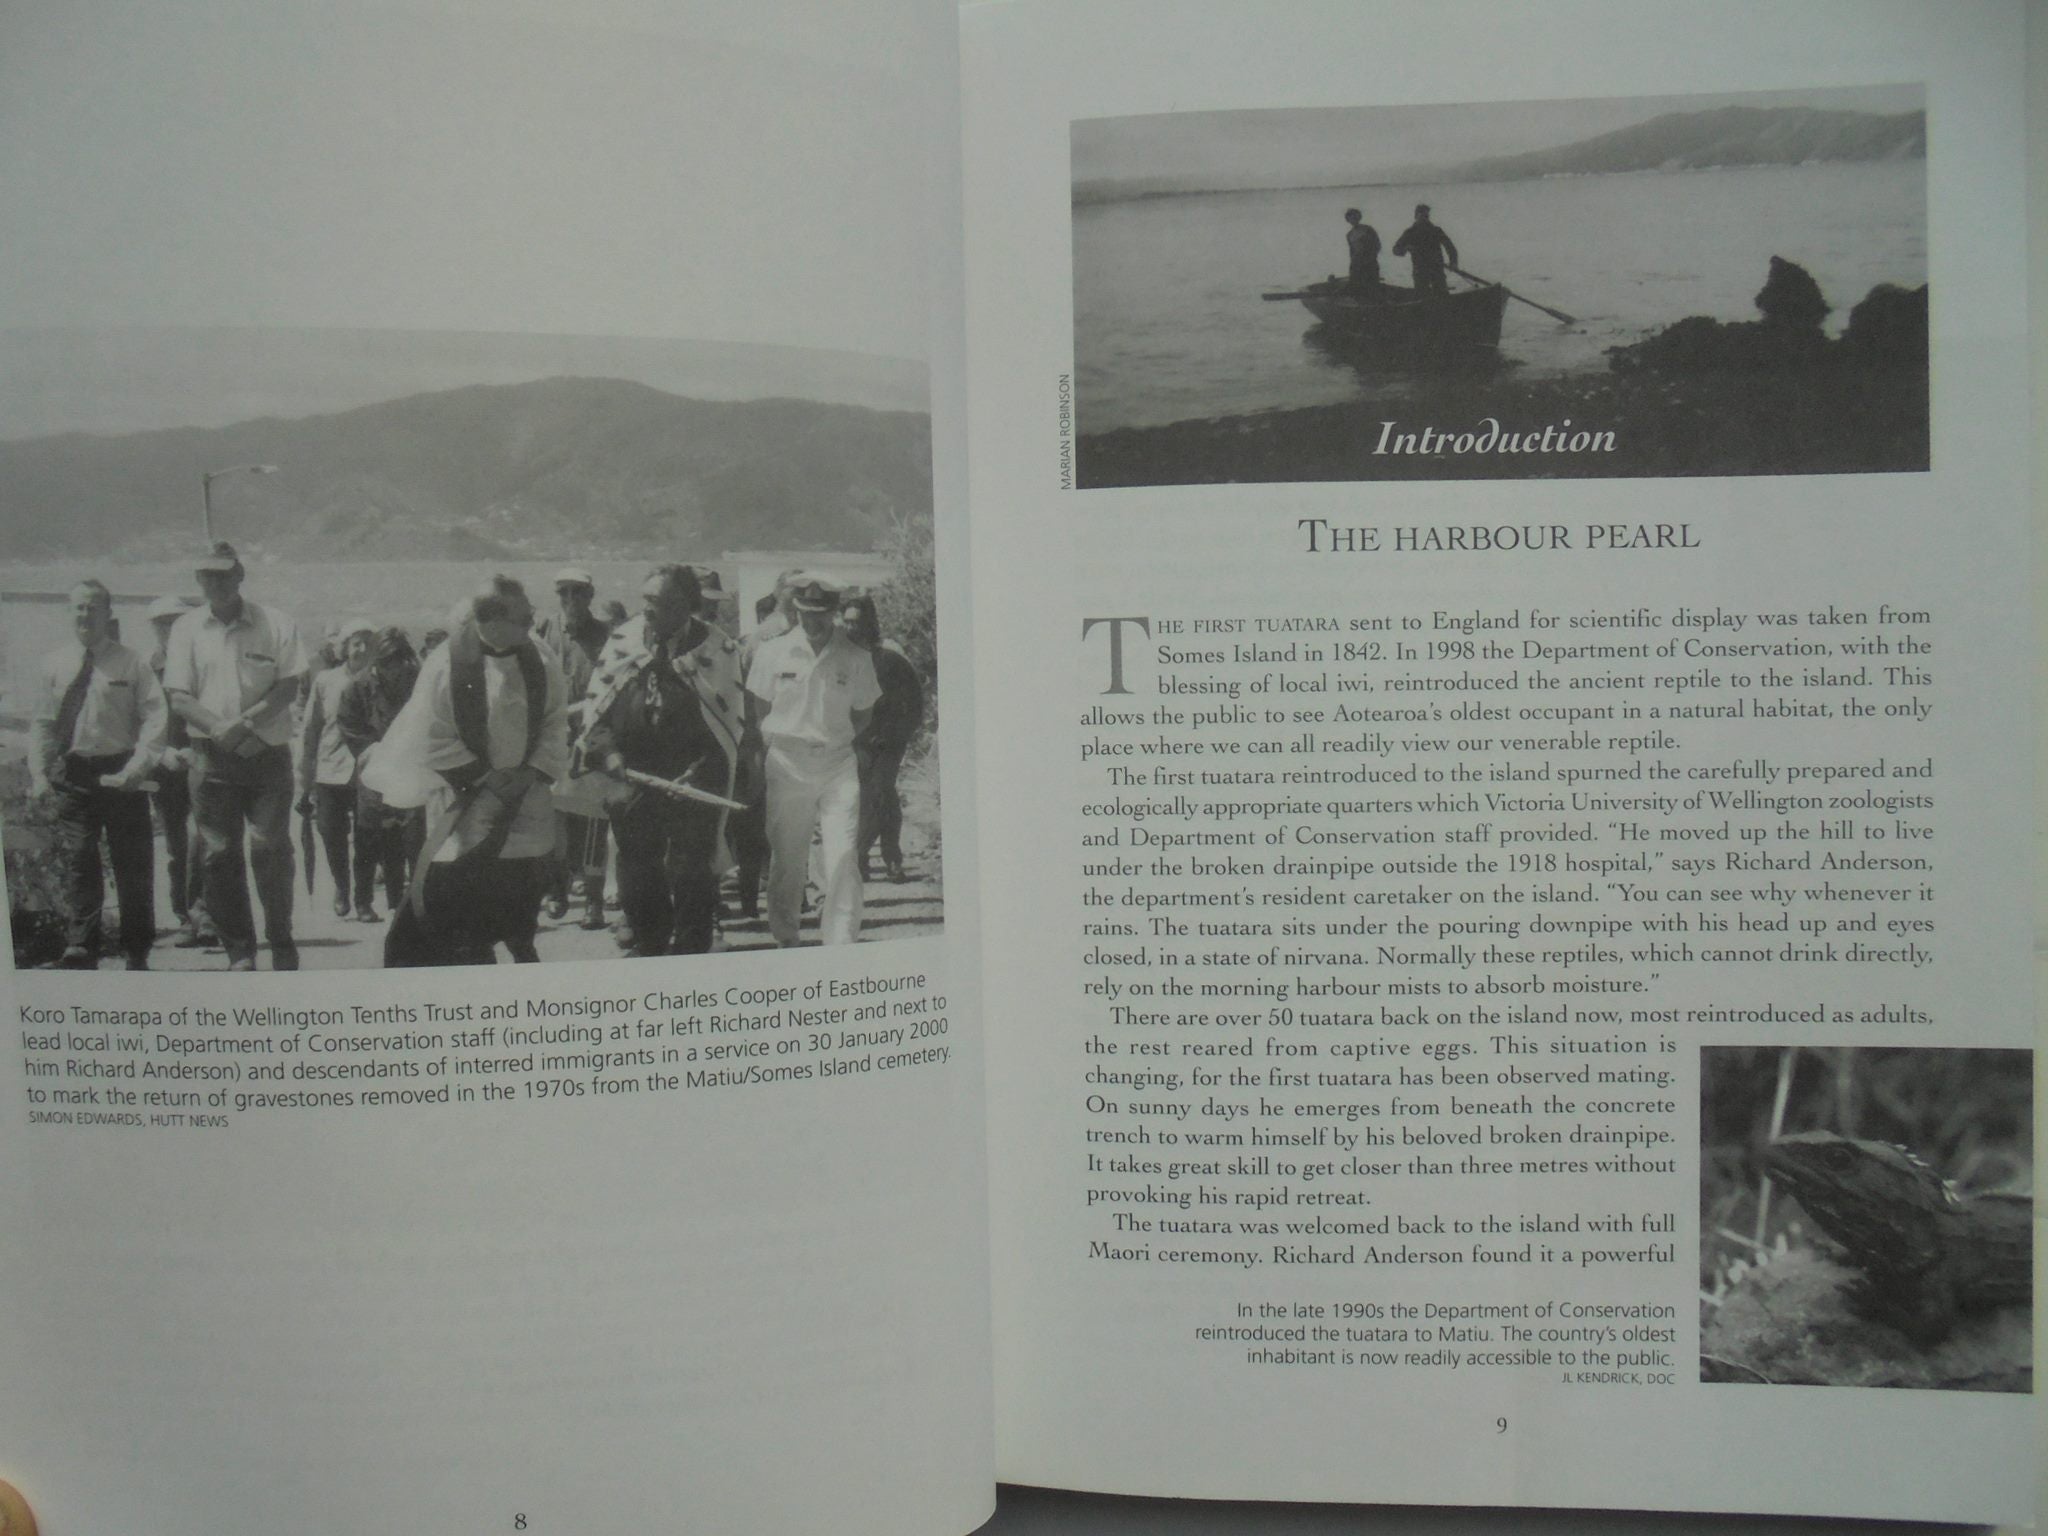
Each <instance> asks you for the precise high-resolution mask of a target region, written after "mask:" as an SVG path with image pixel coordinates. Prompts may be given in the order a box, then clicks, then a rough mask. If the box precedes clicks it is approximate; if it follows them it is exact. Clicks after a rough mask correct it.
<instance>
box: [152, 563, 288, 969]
mask: <svg viewBox="0 0 2048 1536" xmlns="http://www.w3.org/2000/svg"><path fill="white" fill-rule="evenodd" d="M193 570H194V572H195V574H196V575H197V576H198V578H199V589H200V591H201V593H202V594H204V596H205V598H206V605H205V606H204V607H201V608H195V609H193V610H192V612H190V613H188V614H186V615H185V616H184V617H183V618H181V619H179V620H178V622H177V623H176V624H174V625H172V626H171V634H170V640H169V642H168V643H167V644H166V646H165V648H164V690H165V692H167V693H168V694H169V695H170V700H171V708H172V709H173V710H174V711H176V713H177V714H178V715H179V716H180V717H181V718H182V719H183V720H184V721H185V723H186V725H187V726H188V727H190V729H191V732H192V738H193V753H194V759H193V769H192V798H193V803H194V806H195V808H196V810H197V814H198V818H199V834H200V844H201V853H202V857H203V859H204V861H205V866H206V876H205V878H206V905H207V911H208V913H209V915H210V916H211V917H212V918H213V921H214V926H215V927H216V928H217V929H218V930H219V932H220V938H221V944H222V946H223V947H224V948H225V949H226V950H227V954H228V969H229V970H231V971H253V970H254V969H255V968H256V924H255V920H254V917H253V915H252V914H251V911H250V906H249V872H252V871H253V873H254V875H255V879H256V895H257V899H258V901H259V902H260V903H261V904H262V907H263V926H264V930H265V937H266V938H267V939H268V940H269V942H270V965H271V969H272V970H278V971H295V970H297V969H298V968H299V949H298V945H297V944H296V943H294V942H293V939H292V865H293V861H292V840H291V813H292V749H291V739H292V722H291V704H292V700H293V698H294V697H295V696H296V695H297V693H298V689H299V680H300V679H301V678H302V677H304V676H305V674H306V670H307V667H306V652H305V648H304V646H303V645H302V644H301V643H300V640H299V626H298V625H297V624H296V623H294V622H293V621H292V618H291V615H289V614H287V613H284V612H282V611H280V610H279V609H276V608H273V607H270V606H269V605H268V604H263V603H257V602H254V601H252V600H251V599H249V598H245V597H244V596H242V575H243V572H242V562H241V559H240V557H239V556H238V555H237V554H236V553H235V547H234V545H232V544H229V543H227V542H226V541H225V540H223V541H221V542H219V543H216V544H214V545H213V546H212V548H210V549H209V550H207V552H206V553H205V554H204V555H202V556H200V558H199V559H198V560H197V561H195V562H194V565H193ZM245 834H246V836H247V840H248V849H249V869H248V871H245V870H244V868H243V863H242V846H243V839H244V835H245Z"/></svg>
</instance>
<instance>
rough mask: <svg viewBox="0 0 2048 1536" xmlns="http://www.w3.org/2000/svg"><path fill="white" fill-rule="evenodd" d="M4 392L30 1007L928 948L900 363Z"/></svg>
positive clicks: (927, 811)
mask: <svg viewBox="0 0 2048 1536" xmlns="http://www.w3.org/2000/svg"><path fill="white" fill-rule="evenodd" d="M9 358H10V366H9V368H8V369H7V370H6V372H7V378H6V380H5V381H0V389H4V390H5V391H6V394H7V396H8V397H9V398H10V400H11V401H13V403H14V404H15V406H16V407H17V408H16V409H14V410H12V411H10V412H9V414H8V417H7V419H8V421H9V422H10V423H11V424H12V426H13V428H14V430H12V431H10V432H8V433H7V434H6V435H5V437H4V438H0V603H4V608H0V672H4V679H5V683H4V688H5V692H4V696H0V823H4V827H0V830H4V838H5V847H6V873H7V891H8V900H9V907H10V917H11V923H12V931H13V937H14V956H15V962H16V964H17V965H19V966H22V967H44V968H54V969H60V970H75V971H90V970H96V969H102V968H105V969H109V970H119V969H124V968H125V969H126V970H130V971H141V970H159V971H171V970H226V971H249V970H259V969H260V970H276V971H285V970H295V969H299V968H301V967H303V968H305V969H309V970H311V969H333V968H350V967H374V966H420V965H455V964H488V963H493V962H516V961H535V960H573V959H598V958H611V957H615V956H619V955H627V956H656V955H683V954H702V953H706V952H709V951H713V950H746V949H762V948H769V947H788V946H795V945H800V944H818V943H822V944H845V943H852V942H855V941H860V940H875V939H887V938H901V937H911V936H920V935H927V934H932V933H936V932H938V931H940V929H941V927H942V921H943V918H942V910H943V909H942V899H941V891H942V879H941V870H940V860H939V835H938V826H939V817H938V762H937V757H936V752H935V749H934V745H933V743H934V735H933V727H934V724H935V722H936V719H937V710H938V693H937V655H936V628H935V614H934V585H933V584H934V567H933V556H932V478H931V421H930V415H929V411H928V400H927V390H928V386H927V383H926V378H925V372H924V369H923V367H922V366H921V365H919V364H915V363H910V362H903V361H896V360H891V359H885V358H876V357H870V356H861V355H856V354H848V353H829V352H822V351H813V350H807V349H800V348H789V347H752V346H743V345H738V344H730V343H723V344H710V343H705V344H692V343H685V342H662V341H651V340H631V341H628V340H607V339H604V338H560V337H537V336H502V335H501V336H490V335H474V334H433V333H423V332H409V333H389V332H376V333H363V332H354V333H351V332H316V331H280V330H259V329H249V330H241V329H234V328H222V329H215V330H205V329H194V330H177V329H161V330H155V329H127V330H106V331H95V332H90V333H87V332H82V331H63V330H52V331H46V332H16V333H14V334H13V337H12V345H11V347H10V352H9Z"/></svg>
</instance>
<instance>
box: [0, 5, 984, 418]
mask: <svg viewBox="0 0 2048 1536" xmlns="http://www.w3.org/2000/svg"><path fill="white" fill-rule="evenodd" d="M952 21H953V9H952V4H951V0H878V3H875V4H863V5H858V6H853V5H847V4H845V3H843V0H716V3H706V0H664V3H656V0H575V3H568V0H564V3H562V4H559V5H547V4H540V3H536V0H493V3H491V4H489V5H472V4H469V3H468V0H346V3H340V0H178V3H176V4H164V3H162V0H62V3H58V0H26V3H22V4H10V5H5V6H0V209H4V210H5V213H4V218H5V228H6V236H5V241H4V247H0V249H4V259H0V329H7V328H34V330H35V331H36V332H37V333H38V338H37V339H36V340H35V342H34V344H33V345H30V344H27V343H26V342H25V341H24V339H23V338H22V337H19V336H17V337H14V338H11V342H12V343H13V344H10V345H9V346H7V347H6V349H5V351H4V352H0V435H4V436H21V435H24V431H25V430H26V429H27V428H28V427H29V419H28V418H29V416H30V415H33V416H35V418H36V419H35V422H34V428H35V429H36V430H54V429H55V428H56V427H58V426H62V425H66V424H73V425H78V426H88V425H95V426H101V427H102V429H104V420H105V419H118V420H119V421H122V422H129V421H142V420H145V419H146V420H147V423H148V424H169V418H171V417H175V416H176V415H177V414H178V413H179V412H181V411H188V412H190V413H192V414H193V415H194V417H195V419H197V418H200V417H204V418H207V419H219V416H220V410H221V408H222V407H221V404H220V400H219V399H218V398H217V397H218V395H219V393H220V392H221V391H222V390H226V391H229V392H233V391H234V390H235V389H237V388H238V387H239V389H240V393H241V395H242V396H243V397H245V398H246V397H251V396H264V397H266V398H268V396H267V394H266V391H267V390H275V391H276V394H275V402H276V408H277V410H278V412H279V413H280V414H298V413H299V411H298V405H299V404H300V403H301V402H303V401H316V400H319V399H322V398H324V394H323V391H324V390H325V389H326V388H327V385H323V384H321V383H320V382H318V381H317V380H316V381H312V382H308V381H304V380H300V381H296V382H292V381H288V379H287V377H286V375H288V374H289V372H290V370H289V369H288V368H287V367H285V366H284V364H285V362H286V361H288V360H287V359H286V358H284V357H283V356H281V355H280V353H279V352H278V351H277V349H276V348H275V347H264V346H262V345H258V344H251V343H246V342H244V343H237V342H235V340H234V338H232V337H226V336H222V335H220V334H218V333H216V334H215V335H214V336H213V337H212V339H211V341H210V342H208V341H205V340H203V339H197V338H192V337H188V338H186V339H185V340H184V341H182V342H180V341H177V340H176V339H175V338H169V337H167V336H166V335H165V334H164V333H163V332H162V331H161V329H155V328H163V327H187V328H201V329H209V328H217V327H235V328H247V327H285V328H316V329H318V330H321V331H324V332H329V333H332V332H334V331H337V330H348V329H354V328H376V329H383V328H392V327H403V328H417V329H420V330H424V331H430V332H434V333H436V334H437V336H438V337H439V338H440V339H438V340H436V341H432V342H425V341H424V340H423V349H424V352H425V353H426V354H427V355H425V356H423V357H422V359H421V360H420V362H419V365H418V366H417V367H415V368H411V369H408V367H406V366H404V365H405V362H406V360H405V358H403V357H401V356H399V355H398V354H396V353H393V352H391V351H389V350H388V349H387V350H385V351H383V352H381V353H379V354H378V355H379V356H381V358H382V360H383V364H384V365H385V366H387V367H388V368H389V370H390V371H391V374H392V376H393V377H394V378H396V379H400V380H403V379H405V378H407V377H410V376H418V377H422V378H436V377H444V376H446V373H447V369H448V367H449V365H450V364H451V363H454V362H456V361H459V358H460V356H461V354H462V353H463V352H464V350H465V349H464V346H463V345H460V344H457V343H456V342H454V341H453V340H452V339H451V336H450V333H465V334H468V335H471V336H472V337H473V336H474V335H475V334H476V333H532V334H537V335H542V336H551V337H560V336H579V335H580V336H598V337H608V336H609V337H618V336H625V337H661V338H685V339H690V340H711V341H718V342H733V343H746V344H757V345H766V346H770V347H776V348H816V349H825V350H828V351H832V352H836V353H853V354H866V355H871V356H877V357H885V358H898V359H905V358H907V359H915V360H919V361H922V360H923V359H924V358H925V357H926V356H927V353H928V340H927V337H928V334H929V330H928V327H929V321H930V310H929V306H928V298H929V291H928V283H927V277H928V267H927V260H928V256H929V253H930V251H931V249H932V241H931V238H930V236H931V227H930V223H929V220H930V217H931V209H930V207H929V196H930V185H931V181H930V176H929V174H928V173H929V170H930V161H931V157H932V155H933V154H934V153H935V151H934V148H933V145H934V130H935V127H936V126H938V125H940V124H941V123H942V122H943V119H941V118H940V117H938V115H937V114H938V113H939V111H940V107H939V102H940V101H941V99H942V98H941V96H940V94H939V93H940V92H941V91H942V90H943V89H946V88H948V83H949V81H950V78H951V76H950V70H951V67H952V66H951V64H950V62H949V61H950V59H951V49H952V36H953V34H952ZM134 327H147V328H153V334H152V333H145V332H142V331H137V330H134V329H130V328H134ZM73 328H76V329H78V330H79V331H80V332H81V334H80V335H79V336H78V337H77V344H78V348H79V352H78V363H77V367H76V368H75V369H69V370H67V366H66V363H65V347H64V344H63V342H62V340H61V337H60V336H58V334H57V333H58V332H61V331H68V330H71V329H73ZM331 340H333V338H332V337H331V335H330V336H328V337H326V338H322V337H311V338H308V339H307V342H306V346H307V362H308V367H309V370H310V371H311V372H314V373H319V374H324V375H326V378H327V380H328V383H329V384H334V383H338V382H339V380H340V377H341V375H343V374H346V373H348V372H349V371H350V370H351V369H353V370H355V371H357V372H358V373H360V371H361V369H362V366H363V365H364V362H365V357H364V355H363V349H362V348H353V349H352V348H351V347H350V346H349V345H347V344H346V343H343V344H340V345H339V346H338V347H336V346H329V345H327V343H328V342H329V341H331ZM124 349H131V351H130V353H129V354H128V355H129V358H130V360H129V361H128V362H127V363H126V364H124V363H123V361H122V359H123V356H124ZM370 350H371V351H373V352H375V351H376V350H377V349H375V348H374V347H372V348H371V349H370ZM467 350H468V352H469V353H470V354H471V355H472V356H474V357H475V358H476V359H477V360H478V361H479V363H480V365H482V366H486V367H487V368H490V369H498V370H502V369H504V368H505V367H508V366H509V367H512V368H513V369H514V371H515V372H516V371H518V369H519V368H520V367H522V366H527V365H523V364H518V363H516V362H508V356H507V354H506V353H505V351H504V349H499V350H498V351H497V352H495V353H492V354H491V355H490V356H489V357H488V358H487V357H485V356H484V353H485V351H487V350H488V349H483V348H480V347H479V346H469V347H468V349H467ZM513 350H514V351H516V350H517V349H516V348H515V349H513ZM546 350H547V349H546V348H542V349H541V351H543V352H545V351H546ZM555 350H557V351H560V350H563V347H562V346H560V345H558V346H557V347H556V348H555ZM570 350H573V349H570ZM316 354H317V355H316ZM730 355H731V356H732V357H734V358H735V359H737V358H738V357H739V354H730ZM181 357H182V358H183V360H184V362H185V363H186V364H187V365H189V370H190V371H185V370H184V369H181V367H180V366H179V359H180V358H181ZM236 357H240V358H242V359H243V360H244V362H245V363H246V364H247V365H248V366H249V367H250V368H251V369H252V370H254V372H255V373H257V374H261V375H264V376H266V377H268V378H269V379H270V380H271V381H272V382H271V383H270V384H269V385H267V386H266V387H265V388H263V389H254V388H251V387H250V385H251V382H252V380H251V379H250V378H248V377H244V378H242V379H240V380H239V381H238V380H237V379H236V378H234V377H233V374H234V372H235V370H234V367H233V366H232V363H233V360H234V359H235V358H236ZM700 362H701V358H700ZM773 364H774V359H773V358H772V357H770V356H767V355H757V356H754V357H753V359H752V362H751V363H750V364H748V367H755V368H756V371H758V370H759V369H761V368H765V369H766V370H767V374H766V375H764V377H765V376H769V375H773V374H774V373H775V372H776V369H775V367H774V366H773ZM671 365H672V362H671V363H663V364H662V366H671ZM534 366H538V365H534ZM693 366H694V365H693ZM735 366H736V367H738V364H737V362H736V364H735ZM124 369H125V373H126V377H125V379H123V380H122V381H121V383H120V390H121V392H122V393H123V394H125V396H126V400H125V402H124V403H123V404H121V405H120V406H119V407H118V408H117V409H106V408H102V409H99V410H97V411H95V410H93V409H89V408H86V407H87V406H88V405H89V404H90V402H92V401H94V400H104V397H105V395H106V391H107V387H108V386H107V384H106V381H107V380H108V379H109V378H115V377H118V376H120V375H122V374H123V373H124ZM849 370H851V372H855V373H857V372H859V369H858V367H857V366H855V364H854V363H853V362H852V360H848V361H847V362H846V363H845V364H844V365H833V366H831V367H827V368H825V369H824V370H822V371H823V372H824V373H825V374H828V375H831V376H832V377H833V378H835V379H837V380H838V382H837V383H835V384H834V385H833V388H835V389H844V388H845V387H847V386H846V382H845V380H846V376H847V375H848V372H849ZM548 371H562V370H548ZM739 371H740V372H742V373H745V372H746V371H747V369H746V368H740V369H739ZM888 373H889V370H888V369H887V368H886V366H883V367H881V368H880V372H879V373H878V375H877V376H878V377H880V376H882V375H886V374H888ZM492 376H495V375H492ZM95 381H99V382H95ZM449 382H466V381H465V380H462V379H459V378H451V379H449ZM648 382H657V381H656V380H654V379H649V380H648ZM357 387H359V386H349V388H357ZM422 387H427V386H422ZM892 387H894V386H892ZM152 392H154V394H155V396H156V400H155V404H152V403H151V400H150V396H151V394H152ZM346 392H347V391H346V390H344V393H346ZM391 392H395V393H404V392H406V390H405V388H403V387H400V388H397V389H395V390H393V391H391ZM775 392H785V391H780V390H778V391H775ZM181 394H182V396H183V398H182V399H181ZM31 395H41V396H44V397H47V398H48V400H49V401H50V402H52V406H51V407H47V408H44V409H42V410H40V411H39V412H37V411H27V410H26V408H25V407H24V404H23V402H24V401H25V400H26V399H28V398H29V397H30V396H31ZM61 400H70V401H73V402H75V403H76V404H74V405H73V406H66V407H63V408H62V409H61V410H59V409H56V408H54V402H56V401H61ZM351 403H354V402H351ZM314 408H321V407H320V406H318V405H317V404H316V405H315V406H314ZM66 413H68V416H67V417H66V420H56V419H54V418H55V417H57V416H64V415H66Z"/></svg>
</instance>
